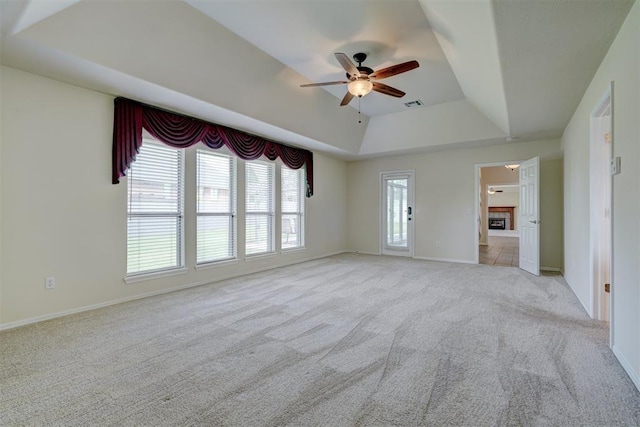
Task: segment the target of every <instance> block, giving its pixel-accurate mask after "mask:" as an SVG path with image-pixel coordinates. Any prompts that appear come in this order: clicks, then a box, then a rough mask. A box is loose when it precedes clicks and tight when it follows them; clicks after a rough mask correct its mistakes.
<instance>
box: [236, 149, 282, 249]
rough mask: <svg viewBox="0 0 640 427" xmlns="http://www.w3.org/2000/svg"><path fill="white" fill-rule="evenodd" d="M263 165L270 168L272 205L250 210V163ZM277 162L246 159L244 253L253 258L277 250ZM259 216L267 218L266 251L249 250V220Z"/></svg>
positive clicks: (270, 198)
mask: <svg viewBox="0 0 640 427" xmlns="http://www.w3.org/2000/svg"><path fill="white" fill-rule="evenodd" d="M253 164H255V165H263V166H266V167H267V169H268V173H269V176H270V186H269V192H270V193H271V194H270V197H269V200H270V206H269V207H268V208H267V210H266V211H250V210H249V209H248V205H249V202H248V198H249V197H250V191H249V190H250V189H249V179H248V171H249V169H250V165H253ZM275 166H276V165H275V163H274V162H266V161H262V160H247V161H245V164H244V167H245V172H244V179H245V182H244V189H245V196H244V197H245V205H244V224H245V236H244V255H245V257H247V258H251V257H256V256H264V255H271V254H275V252H276V248H275V234H276V233H275V231H276V229H275V219H276V200H275V195H276V188H275V186H276V167H275ZM257 216H263V217H266V218H267V250H266V251H260V252H249V251H248V246H249V245H248V240H247V237H248V233H247V230H248V220H249V218H251V217H257Z"/></svg>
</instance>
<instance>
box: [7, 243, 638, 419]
mask: <svg viewBox="0 0 640 427" xmlns="http://www.w3.org/2000/svg"><path fill="white" fill-rule="evenodd" d="M607 336H608V333H607V327H606V325H605V324H602V323H600V322H596V321H593V320H590V319H589V318H588V317H587V316H586V314H585V313H584V311H583V310H582V308H581V307H580V305H579V303H578V302H577V300H576V298H575V297H574V295H573V294H572V293H571V291H570V290H569V289H568V287H567V286H566V284H565V282H564V281H563V279H562V278H561V277H560V276H542V277H534V276H531V275H529V274H528V273H525V272H523V271H520V270H519V269H517V268H512V267H490V266H484V265H460V264H448V263H433V262H426V261H418V260H411V259H404V258H391V257H376V256H363V255H355V254H345V255H340V256H334V257H330V258H324V259H320V260H317V261H312V262H307V263H303V264H298V265H295V266H291V267H286V268H279V269H275V270H271V271H268V272H264V273H259V274H253V275H249V276H245V277H241V278H237V279H234V280H228V281H225V282H221V283H217V284H213V285H209V286H202V287H198V288H193V289H189V290H184V291H179V292H174V293H171V294H166V295H161V296H157V297H153V298H147V299H144V300H139V301H134V302H130V303H126V304H120V305H117V306H112V307H108V308H105V309H100V310H95V311H92V312H87V313H82V314H77V315H73V316H67V317H65V318H60V319H56V320H52V321H48V322H43V323H39V324H35V325H31V326H26V327H23V328H19V329H15V330H9V331H5V332H3V333H0V360H1V363H0V424H1V425H3V426H5V425H8V426H12V425H29V426H31V425H64V426H88V425H95V426H109V425H114V426H115V425H118V426H134V425H136V426H138V425H144V426H160V425H179V426H191V425H207V426H278V425H294V426H306V425H314V426H350V425H371V426H390V425H401V426H413V425H429V426H454V425H464V426H494V425H500V426H502V425H504V426H534V425H535V426H549V425H555V426H637V425H640V393H639V392H638V391H637V390H636V389H635V387H634V386H633V384H632V382H631V381H630V379H629V378H628V377H627V376H626V374H625V373H624V371H623V370H622V368H621V367H620V365H619V363H618V362H617V360H616V359H615V357H614V356H613V354H612V352H611V351H610V350H609V348H608V346H607V340H608V338H607Z"/></svg>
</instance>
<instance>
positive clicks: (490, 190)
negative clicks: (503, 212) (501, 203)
mask: <svg viewBox="0 0 640 427" xmlns="http://www.w3.org/2000/svg"><path fill="white" fill-rule="evenodd" d="M487 193H489V194H495V193H496V190H494V188H493V187H489V189H488V190H487Z"/></svg>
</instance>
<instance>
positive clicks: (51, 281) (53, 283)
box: [44, 277, 56, 289]
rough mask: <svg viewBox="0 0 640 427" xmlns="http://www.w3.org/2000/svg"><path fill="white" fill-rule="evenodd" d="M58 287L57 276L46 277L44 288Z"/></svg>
mask: <svg viewBox="0 0 640 427" xmlns="http://www.w3.org/2000/svg"><path fill="white" fill-rule="evenodd" d="M55 287H56V278H55V277H47V278H45V279H44V288H45V289H54V288H55Z"/></svg>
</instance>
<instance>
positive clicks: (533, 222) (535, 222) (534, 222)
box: [529, 219, 540, 224]
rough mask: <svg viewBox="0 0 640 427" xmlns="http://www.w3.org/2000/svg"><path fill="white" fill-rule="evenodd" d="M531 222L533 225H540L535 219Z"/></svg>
mask: <svg viewBox="0 0 640 427" xmlns="http://www.w3.org/2000/svg"><path fill="white" fill-rule="evenodd" d="M529 222H530V223H531V224H540V221H537V220H535V219H534V220H533V221H529Z"/></svg>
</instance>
